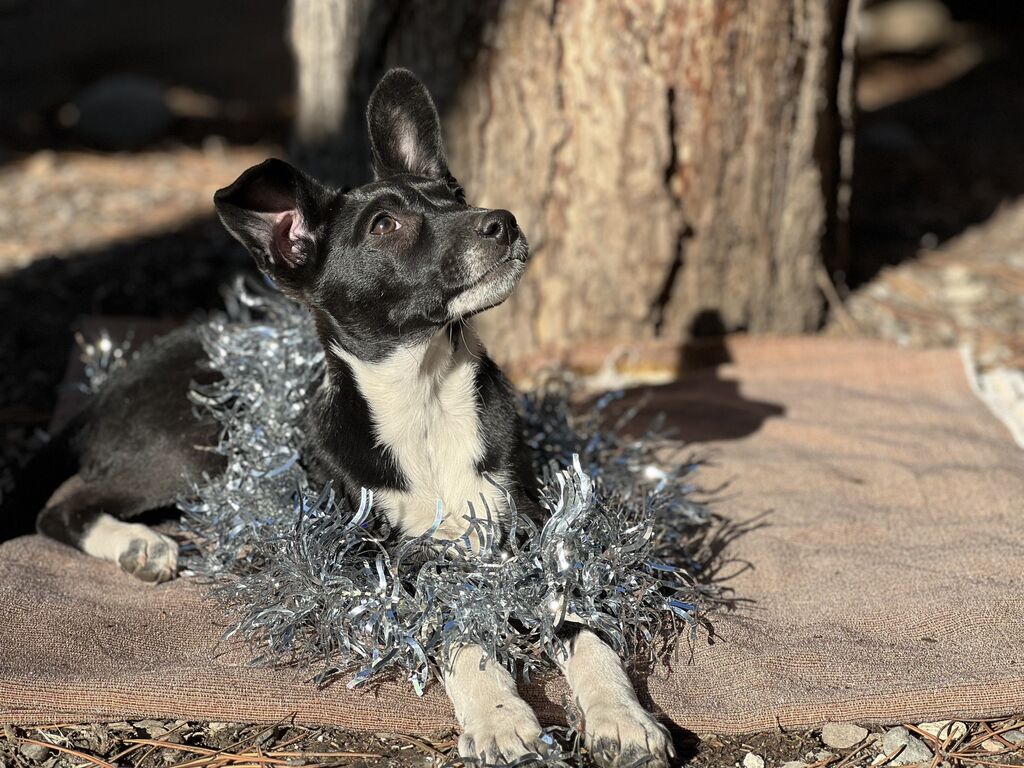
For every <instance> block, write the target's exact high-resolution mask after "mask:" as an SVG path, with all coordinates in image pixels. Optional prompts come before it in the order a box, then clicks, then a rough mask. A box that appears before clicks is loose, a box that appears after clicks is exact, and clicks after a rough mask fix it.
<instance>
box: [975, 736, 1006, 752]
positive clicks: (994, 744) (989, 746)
mask: <svg viewBox="0 0 1024 768" xmlns="http://www.w3.org/2000/svg"><path fill="white" fill-rule="evenodd" d="M981 748H982V749H984V750H985V751H986V752H1002V751H1003V749H1004V746H1003V744H1002V743H1001V742H999V741H996V740H995V739H985V740H984V741H983V742H981Z"/></svg>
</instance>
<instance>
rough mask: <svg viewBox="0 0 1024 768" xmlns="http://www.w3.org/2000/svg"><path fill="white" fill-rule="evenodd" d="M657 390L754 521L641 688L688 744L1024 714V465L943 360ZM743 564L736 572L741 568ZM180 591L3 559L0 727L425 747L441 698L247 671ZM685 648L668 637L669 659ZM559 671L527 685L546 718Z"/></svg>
mask: <svg viewBox="0 0 1024 768" xmlns="http://www.w3.org/2000/svg"><path fill="white" fill-rule="evenodd" d="M729 352H730V354H731V356H732V359H733V362H732V363H729V364H726V365H724V366H722V367H720V368H718V369H717V370H716V371H714V372H711V371H708V372H706V373H697V374H693V375H691V376H689V377H687V378H685V379H684V380H683V381H682V382H680V383H678V384H674V385H671V386H667V387H662V388H656V389H655V390H654V393H655V394H654V398H653V402H652V403H651V405H650V408H651V410H659V409H660V410H664V411H667V412H669V413H670V415H671V420H672V421H673V422H674V423H676V424H677V425H678V426H679V427H680V429H681V431H682V433H683V435H684V436H687V437H689V438H691V439H695V440H700V441H702V445H704V446H706V447H707V448H709V449H710V450H711V451H712V455H713V458H714V460H715V466H713V467H707V468H705V469H704V470H703V471H702V474H701V476H702V478H703V482H704V483H705V484H706V485H709V486H710V485H715V484H718V483H720V482H722V481H725V480H730V479H731V483H730V484H729V485H728V487H727V488H725V489H724V490H723V491H722V492H721V494H720V496H721V501H720V503H719V504H718V505H717V511H718V512H719V513H720V514H721V515H724V516H726V517H727V518H730V519H731V520H733V521H744V520H754V521H759V522H760V527H753V529H752V530H749V531H748V532H746V533H744V534H742V535H740V536H739V537H738V538H736V539H735V540H734V541H733V542H732V543H731V544H729V545H728V547H727V548H726V549H725V553H724V554H725V556H726V557H727V558H730V559H731V563H729V564H726V566H725V568H724V570H723V571H722V575H723V576H729V575H730V574H732V575H731V577H730V578H727V579H726V581H725V584H726V585H727V586H729V587H730V588H731V589H733V590H734V595H735V596H736V597H737V598H742V599H743V600H745V601H749V602H745V603H741V604H740V605H739V607H738V608H737V609H736V610H735V611H734V612H732V613H729V614H722V615H718V616H715V617H713V623H714V627H715V633H716V638H715V642H714V643H713V644H709V643H708V638H707V634H706V633H703V634H702V635H701V638H700V640H699V641H698V642H697V643H696V644H695V645H694V646H693V647H692V660H691V658H690V653H689V650H690V649H689V648H687V647H684V648H683V649H682V652H681V653H680V654H678V655H677V658H676V659H675V661H674V662H673V663H672V664H671V665H670V666H668V667H663V668H659V669H658V670H656V672H655V674H654V675H653V676H652V677H651V678H650V679H649V680H648V681H646V682H645V681H640V686H639V687H640V690H641V696H642V697H643V696H645V695H649V696H650V699H651V700H653V703H654V704H655V705H656V707H657V708H658V709H660V710H661V711H662V712H663V713H664V714H665V716H666V717H667V718H669V719H671V720H673V721H674V722H675V723H676V724H678V725H679V726H681V727H683V728H687V729H690V730H693V731H697V732H706V731H717V732H737V731H749V730H757V729H768V728H774V727H777V726H782V727H793V726H801V725H813V724H817V723H820V722H822V721H825V720H862V721H869V720H882V721H896V720H923V719H936V718H940V717H945V716H950V715H957V716H960V717H971V716H989V715H998V714H1004V713H1008V712H1011V711H1017V712H1019V711H1022V710H1024V577H1022V572H1024V557H1022V555H1024V547H1022V544H1024V534H1022V505H1024V452H1022V451H1020V450H1019V449H1018V448H1017V447H1016V446H1015V445H1014V444H1013V442H1012V440H1011V438H1010V435H1009V434H1008V433H1007V431H1006V430H1005V428H1004V427H1003V426H1002V425H1001V424H999V423H998V422H997V421H996V420H995V419H994V418H993V417H992V416H991V415H990V414H989V413H988V411H987V410H986V409H985V406H984V405H982V403H980V402H979V401H978V400H977V399H976V398H975V397H974V396H973V395H972V394H971V392H970V390H969V388H968V384H967V382H966V379H965V376H964V373H963V370H962V365H961V362H960V360H959V358H958V356H957V354H956V353H955V352H946V351H934V352H908V351H899V350H896V349H894V348H892V347H889V346H885V345H882V344H880V343H875V342H840V341H835V340H828V339H794V340H758V339H741V340H739V341H737V342H734V343H732V344H731V346H730V349H729ZM745 564H749V566H747V565H745ZM223 627H224V619H223V618H222V617H221V616H220V615H218V612H217V610H216V608H215V607H214V605H213V604H211V603H209V602H207V601H205V600H203V599H202V597H201V588H200V587H199V586H197V585H195V584H192V583H189V582H188V581H177V582H173V583H170V584H165V585H161V586H158V587H151V586H146V585H143V584H140V583H138V582H136V581H134V580H132V579H130V578H129V577H127V576H123V575H121V574H120V573H119V572H118V571H117V570H116V568H115V567H114V566H111V565H108V564H104V563H100V562H97V561H94V560H90V559H89V558H87V557H85V556H83V555H80V554H78V553H75V552H72V551H70V550H68V549H65V548H63V547H61V546H59V545H57V544H53V543H50V542H47V541H44V540H42V539H40V538H38V537H28V538H24V539H20V540H15V541H12V542H9V543H7V544H5V545H3V546H2V547H0V722H14V723H41V722H53V721H68V720H70V721H83V720H103V719H122V718H125V717H142V716H154V717H187V718H191V719H214V720H242V721H256V722H273V721H276V720H278V719H280V718H283V717H286V716H288V715H290V714H291V713H296V718H297V720H298V721H300V722H306V723H334V724H338V725H342V726H351V727H358V728H363V727H366V728H374V729H395V730H404V731H408V732H431V731H435V730H438V729H441V728H446V727H448V726H451V725H453V724H454V722H453V720H452V716H451V708H450V707H449V705H448V704H447V702H446V701H445V699H444V696H443V694H442V692H441V691H440V689H439V688H438V687H437V686H435V687H433V688H432V689H431V690H430V691H429V692H428V694H427V695H426V696H424V697H423V698H417V697H416V696H415V695H414V694H412V693H411V692H410V691H409V689H408V687H406V686H404V685H402V684H401V683H399V684H388V685H381V686H379V687H377V688H375V689H371V690H369V691H364V692H353V691H348V690H346V689H345V688H344V687H343V686H341V685H336V686H334V687H331V688H329V689H328V690H325V691H317V690H315V689H314V688H313V686H312V685H310V684H308V683H306V682H304V681H303V676H302V674H301V673H299V672H296V671H270V670H260V669H251V668H249V667H248V666H247V665H246V663H245V662H246V660H247V658H248V652H247V651H246V650H245V649H242V648H238V647H237V646H233V645H228V644H223V643H220V642H219V641H218V638H219V636H220V634H221V632H222V630H223ZM684 646H685V644H684ZM565 692H566V688H565V686H564V684H563V683H562V682H561V681H560V680H557V679H552V680H549V681H547V682H546V683H544V684H542V685H540V686H538V687H536V688H534V689H532V690H531V691H529V698H530V699H531V700H533V701H534V702H536V703H537V704H538V705H539V708H540V711H541V715H542V718H546V719H549V720H550V719H552V718H557V717H558V715H559V712H560V702H561V700H562V696H563V695H564V694H565Z"/></svg>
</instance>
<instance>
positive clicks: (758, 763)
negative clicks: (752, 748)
mask: <svg viewBox="0 0 1024 768" xmlns="http://www.w3.org/2000/svg"><path fill="white" fill-rule="evenodd" d="M743 768H764V758H763V757H761V756H760V755H755V754H754V753H753V752H747V754H745V755H744V756H743Z"/></svg>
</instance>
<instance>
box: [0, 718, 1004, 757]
mask: <svg viewBox="0 0 1024 768" xmlns="http://www.w3.org/2000/svg"><path fill="white" fill-rule="evenodd" d="M964 726H965V727H964V729H963V735H959V734H957V735H955V736H954V737H953V738H942V739H940V738H938V737H936V736H932V735H931V734H929V733H928V732H927V731H925V730H921V729H918V728H917V727H915V726H913V725H911V726H909V727H908V730H910V731H911V733H913V734H915V735H916V736H917V737H918V738H920V739H921V741H922V743H923V744H924V745H926V747H927V748H928V750H929V752H930V753H931V754H932V755H933V757H932V758H930V759H929V760H928V761H927V762H925V763H923V764H925V765H928V764H930V765H931V766H932V768H935V767H936V766H942V767H943V768H945V767H947V766H948V767H950V768H954V767H959V766H964V767H966V766H985V765H994V766H1002V765H1007V766H1013V765H1024V744H1021V743H1020V742H1017V739H1018V738H1019V737H1020V734H1021V731H1020V728H1021V727H1022V726H1024V722H1021V721H1019V720H1016V719H1011V720H1004V721H993V722H987V723H983V722H970V723H965V724H964ZM885 730H886V729H879V728H875V729H871V730H870V731H868V732H866V735H865V737H864V738H863V739H862V740H861V741H860V742H859V743H857V744H854V745H853V746H848V747H845V748H837V747H829V746H827V745H826V744H825V743H823V741H822V738H821V733H820V731H819V730H811V731H795V732H788V731H787V732H784V731H772V732H769V733H761V734H752V735H748V736H716V735H709V736H704V737H703V738H702V739H697V738H696V737H694V736H692V735H687V734H677V735H676V737H675V744H676V749H677V750H678V751H679V753H680V755H679V760H680V762H681V763H682V764H685V765H688V766H692V767H693V768H717V767H719V766H744V768H757V766H759V765H760V766H764V765H767V766H786V768H845V766H868V765H870V766H885V765H900V764H905V763H903V761H901V760H900V759H899V758H900V754H902V753H900V752H897V751H896V750H893V752H890V753H885V751H884V749H883V747H882V744H881V739H882V737H883V734H884V732H885ZM559 735H560V737H561V738H560V742H561V743H562V744H563V746H564V748H565V750H566V754H567V755H573V757H571V759H572V761H573V762H580V761H582V762H584V763H585V762H586V750H585V748H579V749H576V750H575V751H574V748H573V746H572V743H573V741H574V740H573V739H572V738H571V737H570V735H569V734H566V733H564V732H562V733H560V734H559ZM1021 738H1024V737H1021ZM1015 742H1016V743H1015ZM456 743H457V737H456V736H455V734H453V733H441V734H435V735H433V736H430V737H427V738H416V737H412V736H408V735H403V734H397V733H351V732H347V731H342V730H338V729H335V728H303V727H300V726H296V725H292V724H289V723H278V724H276V725H271V726H258V725H238V724H233V723H189V722H185V721H182V720H174V721H169V720H141V721H136V722H120V723H99V724H90V725H53V726H48V727H42V728H12V727H10V726H6V727H5V728H4V730H3V733H2V734H0V765H6V766H12V767H13V766H17V767H18V768H20V767H21V766H29V765H40V766H44V767H45V768H65V766H76V765H77V766H80V765H86V764H92V765H99V766H111V765H116V766H146V767H147V768H186V767H187V768H242V766H253V765H255V766H298V765H304V766H311V765H355V766H363V765H365V766H375V767H377V766H379V767H380V768H392V767H398V766H401V767H402V768H412V767H413V766H435V765H446V764H451V763H458V760H457V759H456V756H455V746H456ZM759 761H760V762H759Z"/></svg>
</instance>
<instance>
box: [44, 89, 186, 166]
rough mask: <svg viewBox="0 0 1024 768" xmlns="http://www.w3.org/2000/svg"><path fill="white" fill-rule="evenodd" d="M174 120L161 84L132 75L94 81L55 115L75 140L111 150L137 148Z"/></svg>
mask: <svg viewBox="0 0 1024 768" xmlns="http://www.w3.org/2000/svg"><path fill="white" fill-rule="evenodd" d="M173 118H174V116H173V115H172V114H171V111H170V109H169V108H168V106H167V104H166V102H165V100H164V91H163V87H162V86H161V85H160V83H159V82H157V81H156V80H154V79H153V78H149V77H142V76H140V75H131V74H121V75H108V76H106V77H104V78H102V79H100V80H98V81H96V82H95V83H93V84H92V85H90V86H89V87H87V88H85V89H84V90H83V91H82V92H81V93H79V94H78V95H77V96H76V97H75V98H74V100H73V103H72V104H69V105H67V106H66V107H65V108H64V109H62V110H61V113H59V114H58V119H61V121H62V122H63V123H64V124H65V125H66V127H68V128H70V129H71V130H72V131H73V133H74V134H75V136H76V138H78V139H80V140H81V141H84V142H85V143H87V144H90V145H93V146H97V147H99V148H101V149H110V150H133V149H138V148H139V147H141V146H143V145H145V144H148V143H150V142H152V141H155V140H156V139H159V138H160V137H161V136H163V135H164V134H165V133H166V132H167V130H168V129H169V128H170V125H171V122H172V120H173Z"/></svg>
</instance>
